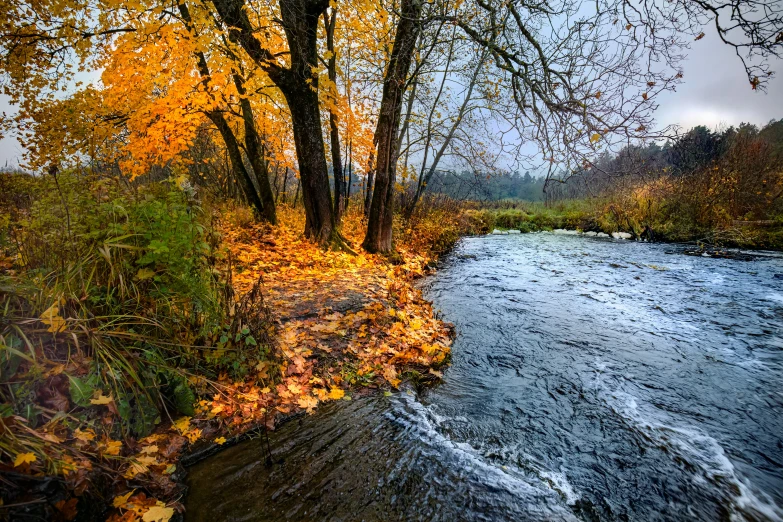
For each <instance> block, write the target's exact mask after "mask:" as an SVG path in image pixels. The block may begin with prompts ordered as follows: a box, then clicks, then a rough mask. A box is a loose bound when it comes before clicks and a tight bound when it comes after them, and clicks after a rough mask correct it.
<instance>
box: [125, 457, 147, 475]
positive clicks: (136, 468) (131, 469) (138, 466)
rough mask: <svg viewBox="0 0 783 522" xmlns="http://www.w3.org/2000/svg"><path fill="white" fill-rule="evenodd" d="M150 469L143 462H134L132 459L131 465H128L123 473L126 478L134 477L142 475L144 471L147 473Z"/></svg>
mask: <svg viewBox="0 0 783 522" xmlns="http://www.w3.org/2000/svg"><path fill="white" fill-rule="evenodd" d="M149 470H150V468H148V467H147V466H145V465H144V464H142V463H141V462H133V461H131V463H130V465H129V466H128V469H127V470H125V474H124V475H123V476H124V477H125V478H128V479H132V478H134V477H135V476H136V475H141V474H142V473H146V472H148V471H149Z"/></svg>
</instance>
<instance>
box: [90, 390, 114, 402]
mask: <svg viewBox="0 0 783 522" xmlns="http://www.w3.org/2000/svg"><path fill="white" fill-rule="evenodd" d="M113 400H114V398H113V397H112V396H111V394H109V396H108V397H107V396H105V395H104V394H103V392H102V391H99V392H98V395H97V397H95V398H94V399H90V404H96V405H104V404H109V403H110V402H111V401H113Z"/></svg>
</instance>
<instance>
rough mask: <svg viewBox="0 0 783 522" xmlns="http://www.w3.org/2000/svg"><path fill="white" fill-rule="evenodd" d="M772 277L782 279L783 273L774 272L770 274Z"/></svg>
mask: <svg viewBox="0 0 783 522" xmlns="http://www.w3.org/2000/svg"><path fill="white" fill-rule="evenodd" d="M772 279H783V274H775V275H773V276H772Z"/></svg>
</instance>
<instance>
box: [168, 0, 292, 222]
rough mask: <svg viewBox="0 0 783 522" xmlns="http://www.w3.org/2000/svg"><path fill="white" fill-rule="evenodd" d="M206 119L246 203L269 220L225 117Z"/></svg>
mask: <svg viewBox="0 0 783 522" xmlns="http://www.w3.org/2000/svg"><path fill="white" fill-rule="evenodd" d="M177 7H178V9H179V12H180V15H182V19H183V20H184V21H185V24H186V26H187V27H188V29H189V30H193V29H192V20H191V17H190V11H189V10H188V6H187V5H186V4H184V3H181V4H178V5H177ZM194 55H195V57H196V65H197V68H198V71H199V75H200V76H201V78H202V81H203V82H204V83H205V84H209V78H210V73H209V65H208V64H207V58H206V56H205V55H204V53H203V52H201V51H197V52H196V53H194ZM207 117H208V118H209V119H210V120H211V121H212V123H214V124H215V127H217V129H218V132H220V136H221V137H222V138H223V141H224V142H225V144H226V152H227V153H228V157H229V160H230V161H231V168H232V170H233V171H234V176H235V177H236V179H237V182H238V183H239V186H240V187H241V188H242V192H244V195H245V197H246V198H247V202H248V203H249V204H250V205H251V206H252V207H253V209H254V211H255V212H256V214H257V215H258V217H260V218H263V219H266V220H270V219H269V213H268V211H267V209H265V206H264V201H263V200H262V199H261V198H260V197H259V194H258V192H257V191H256V188H255V186H254V185H253V180H252V179H251V178H250V174H249V173H248V172H247V169H246V168H245V164H244V162H243V161H242V153H241V151H240V150H239V144H238V143H237V139H236V136H235V135H234V132H233V131H232V130H231V127H230V126H229V125H228V122H227V121H226V118H225V116H223V114H222V113H221V112H219V111H211V112H209V113H207ZM267 184H268V182H267ZM271 216H272V219H271V222H272V223H275V222H276V221H277V218H276V216H275V208H274V203H273V205H272V209H271Z"/></svg>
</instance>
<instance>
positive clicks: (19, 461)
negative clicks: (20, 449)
mask: <svg viewBox="0 0 783 522" xmlns="http://www.w3.org/2000/svg"><path fill="white" fill-rule="evenodd" d="M36 460H38V458H37V457H36V456H35V454H34V453H20V454H18V455H17V456H16V458H15V459H14V467H15V468H18V467H19V466H23V465H25V464H32V463H33V462H35V461H36Z"/></svg>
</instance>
